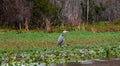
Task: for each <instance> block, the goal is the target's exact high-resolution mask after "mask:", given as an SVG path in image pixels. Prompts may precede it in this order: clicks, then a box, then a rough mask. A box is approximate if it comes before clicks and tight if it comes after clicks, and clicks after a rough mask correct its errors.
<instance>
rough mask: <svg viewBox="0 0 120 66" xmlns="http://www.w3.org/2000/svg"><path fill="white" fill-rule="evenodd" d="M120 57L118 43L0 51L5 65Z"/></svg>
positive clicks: (0, 58)
mask: <svg viewBox="0 0 120 66" xmlns="http://www.w3.org/2000/svg"><path fill="white" fill-rule="evenodd" d="M112 58H120V44H112V45H92V46H80V47H78V46H77V47H71V46H69V45H64V46H62V47H61V48H60V47H59V48H58V47H56V48H52V49H47V48H45V49H39V50H38V49H34V50H24V51H21V50H18V51H9V50H4V51H2V52H1V53H0V63H1V64H3V65H6V64H7V63H8V64H9V65H29V64H30V65H38V64H41V63H46V65H47V66H49V64H50V63H55V64H56V63H68V62H70V61H75V62H79V61H84V60H87V59H91V60H94V59H112Z"/></svg>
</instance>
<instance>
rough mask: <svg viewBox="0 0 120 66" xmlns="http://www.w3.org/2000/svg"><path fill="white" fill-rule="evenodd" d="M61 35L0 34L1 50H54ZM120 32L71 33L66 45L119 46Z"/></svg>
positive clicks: (68, 35)
mask: <svg viewBox="0 0 120 66" xmlns="http://www.w3.org/2000/svg"><path fill="white" fill-rule="evenodd" d="M60 34H61V33H58V32H56V33H44V32H28V33H21V34H18V33H16V32H0V40H1V41H0V49H19V50H21V49H24V48H28V49H30V48H53V47H56V46H57V45H56V43H57V38H58V37H59V35H60ZM119 36H120V32H105V33H100V32H99V33H98V32H96V33H93V32H89V31H78V30H75V31H70V32H68V33H67V35H66V39H65V41H64V44H70V45H72V46H76V45H77V46H80V45H84V44H85V45H91V44H118V43H120V37H119Z"/></svg>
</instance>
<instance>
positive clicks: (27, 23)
mask: <svg viewBox="0 0 120 66" xmlns="http://www.w3.org/2000/svg"><path fill="white" fill-rule="evenodd" d="M25 30H26V32H28V31H29V20H28V19H27V18H25Z"/></svg>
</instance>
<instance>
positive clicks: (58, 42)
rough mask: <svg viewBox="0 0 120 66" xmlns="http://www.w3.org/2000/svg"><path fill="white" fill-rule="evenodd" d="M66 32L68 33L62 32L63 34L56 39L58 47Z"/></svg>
mask: <svg viewBox="0 0 120 66" xmlns="http://www.w3.org/2000/svg"><path fill="white" fill-rule="evenodd" d="M66 32H68V31H66V30H64V31H63V33H62V34H61V35H60V36H59V37H58V41H57V44H58V45H60V46H61V45H62V42H63V40H64V39H65V35H66Z"/></svg>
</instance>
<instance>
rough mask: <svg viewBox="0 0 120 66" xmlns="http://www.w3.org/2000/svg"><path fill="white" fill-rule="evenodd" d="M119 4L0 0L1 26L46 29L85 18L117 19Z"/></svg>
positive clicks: (83, 0)
mask: <svg viewBox="0 0 120 66" xmlns="http://www.w3.org/2000/svg"><path fill="white" fill-rule="evenodd" d="M114 3H116V4H114ZM119 3H120V1H119V0H114V1H108V0H104V1H102V0H101V1H100V0H73V1H72V0H65V1H64V0H61V1H58V0H1V1H0V26H3V27H10V28H15V29H17V28H19V29H22V28H24V27H25V29H26V30H27V31H28V29H34V28H41V29H46V30H48V31H49V30H51V29H52V28H54V27H53V26H57V25H61V23H65V24H69V23H71V22H72V27H73V26H77V25H79V24H78V22H79V23H81V22H84V21H87V22H88V23H89V22H90V23H91V22H99V21H115V22H119V16H120V13H119V12H120V8H119Z"/></svg>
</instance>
